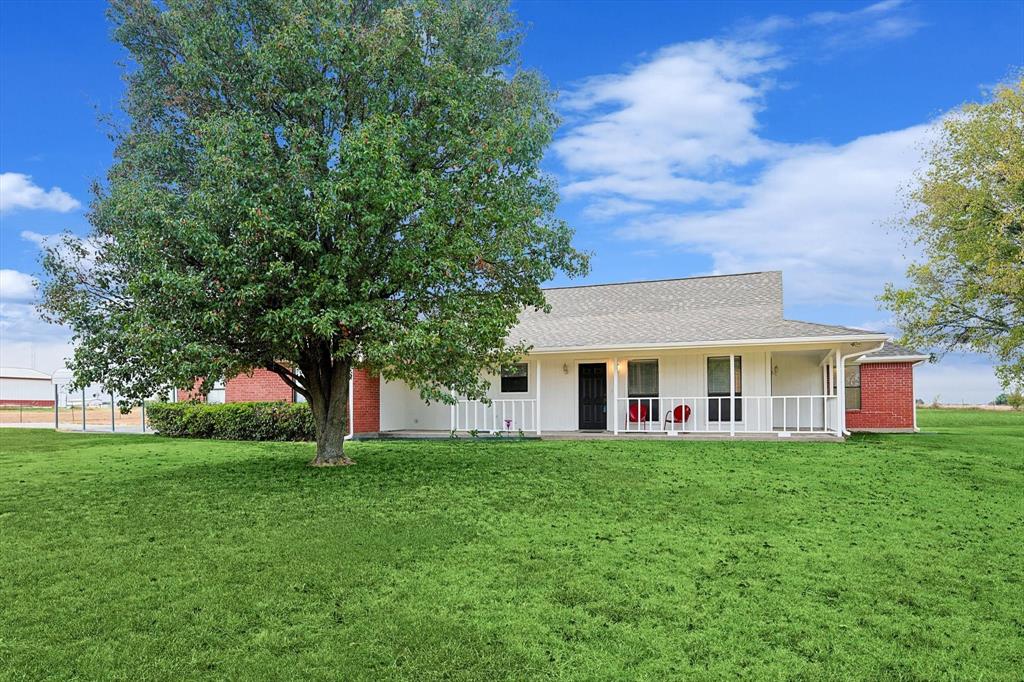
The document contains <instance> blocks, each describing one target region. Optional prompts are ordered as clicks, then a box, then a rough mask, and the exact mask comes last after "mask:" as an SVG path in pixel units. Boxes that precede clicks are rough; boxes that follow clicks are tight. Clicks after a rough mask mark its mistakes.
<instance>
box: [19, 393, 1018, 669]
mask: <svg viewBox="0 0 1024 682" xmlns="http://www.w3.org/2000/svg"><path fill="white" fill-rule="evenodd" d="M920 423H921V426H922V428H923V429H924V430H925V431H926V433H923V434H920V435H917V436H906V435H900V436H897V435H890V436H857V437H854V438H853V439H851V440H850V441H849V442H847V443H789V442H782V443H775V442H770V443H765V442H722V441H716V442H694V441H690V442H672V441H657V442H623V441H591V442H571V441H562V442H545V441H528V442H519V441H498V442H448V441H440V442H437V441H435V442H389V441H380V442H364V443H358V444H355V445H354V446H353V447H352V448H351V451H352V453H353V454H354V456H355V458H356V459H357V460H358V465H357V466H355V467H350V468H346V469H339V470H322V469H311V468H308V467H306V466H305V463H306V461H308V460H309V459H310V458H311V456H312V446H310V445H307V444H298V445H296V444H288V443H273V444H269V443H268V444H260V443H237V442H231V443H228V442H211V441H184V440H170V439H164V438H159V437H143V436H131V435H121V436H117V435H113V436H112V435H100V434H74V433H52V432H47V431H41V430H40V431H36V430H26V429H6V430H0V557H2V558H3V559H2V561H3V568H2V570H0V604H3V608H2V609H0V678H7V679H22V678H24V679H37V678H42V677H55V678H70V677H77V678H83V679H156V678H159V679H169V678H180V677H198V676H210V677H215V678H232V679H237V678H255V679H271V678H279V679H280V678H314V679H379V678H382V677H390V678H404V679H415V680H422V679H438V678H446V679H481V678H489V679H517V680H518V679H524V678H529V677H540V678H559V679H563V678H564V679H624V678H628V679H637V678H646V679H664V678H667V677H680V676H687V677H696V678H705V679H706V678H718V677H726V676H728V677H737V676H738V677H743V678H748V679H762V678H766V677H771V678H789V677H800V678H817V679H824V678H860V679H865V678H867V679H886V678H889V679H962V678H969V679H979V678H981V679H1019V674H1020V670H1022V669H1024V608H1022V606H1021V604H1022V601H1021V599H1022V596H1024V494H1022V491H1024V414H1022V413H1019V412H1017V413H1006V412H983V411H948V410H943V411H932V410H921V415H920Z"/></svg>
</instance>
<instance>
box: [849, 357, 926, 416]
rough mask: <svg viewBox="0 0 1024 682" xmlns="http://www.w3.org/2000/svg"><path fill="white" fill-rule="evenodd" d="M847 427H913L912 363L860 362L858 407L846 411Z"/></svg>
mask: <svg viewBox="0 0 1024 682" xmlns="http://www.w3.org/2000/svg"><path fill="white" fill-rule="evenodd" d="M846 428H848V429H912V428H914V365H913V363H911V362H873V363H865V364H863V365H861V366H860V409H859V410H847V411H846Z"/></svg>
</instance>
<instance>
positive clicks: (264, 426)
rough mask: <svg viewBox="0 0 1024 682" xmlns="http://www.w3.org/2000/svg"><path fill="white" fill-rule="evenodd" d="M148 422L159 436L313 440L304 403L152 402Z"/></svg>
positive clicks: (308, 411)
mask: <svg viewBox="0 0 1024 682" xmlns="http://www.w3.org/2000/svg"><path fill="white" fill-rule="evenodd" d="M146 412H147V414H148V416H149V423H150V425H151V426H152V427H153V429H154V430H155V431H157V432H159V433H160V435H162V436H171V437H173V438H217V439H220V440H296V441H297V440H305V441H308V440H316V429H315V427H314V424H313V414H312V412H310V410H309V405H306V404H305V403H224V404H214V405H211V404H208V403H197V402H186V403H151V404H148V405H146Z"/></svg>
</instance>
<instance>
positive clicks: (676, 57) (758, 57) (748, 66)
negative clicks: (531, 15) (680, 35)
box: [554, 40, 787, 201]
mask: <svg viewBox="0 0 1024 682" xmlns="http://www.w3.org/2000/svg"><path fill="white" fill-rule="evenodd" d="M781 66H782V62H781V60H779V59H778V58H777V57H776V56H775V52H774V49H773V48H772V47H770V46H768V45H764V44H761V43H753V42H747V43H731V42H719V41H714V40H708V41H701V42H693V43H681V44H678V45H673V46H670V47H667V48H664V49H662V50H660V51H658V52H657V53H655V54H654V55H653V57H651V58H650V59H649V60H647V61H645V62H644V63H642V64H639V65H637V66H635V67H633V68H632V69H630V70H629V71H628V72H626V73H622V74H610V75H604V76H598V77H595V78H591V79H588V80H586V81H584V82H583V83H581V84H580V85H579V86H578V87H577V88H576V89H574V90H572V91H570V92H569V93H568V94H567V95H566V97H565V101H564V103H565V106H566V108H567V109H568V111H569V112H571V114H573V115H574V116H575V117H576V118H577V123H576V124H575V125H573V126H571V127H570V128H569V129H568V132H567V133H566V134H565V135H564V136H562V137H561V138H560V139H558V140H557V141H556V142H555V145H554V149H555V153H556V154H557V155H558V157H559V158H560V160H561V161H562V163H563V164H564V166H565V168H566V169H567V170H568V171H569V172H570V174H571V175H572V180H571V181H570V182H569V183H568V184H567V186H566V187H565V194H566V195H567V196H580V195H601V196H612V195H625V196H628V197H630V198H631V199H636V198H639V199H649V200H672V201H696V200H699V199H706V198H710V199H717V200H728V199H730V198H733V197H735V196H736V195H738V194H739V193H741V189H740V188H738V187H737V186H736V185H734V184H733V183H731V182H727V181H724V180H721V179H720V178H719V177H716V175H717V174H720V173H721V172H722V171H723V170H726V169H728V168H731V167H735V166H743V165H746V164H749V163H751V162H754V161H758V160H763V159H768V158H773V157H777V156H778V155H780V154H782V153H785V152H786V150H787V147H786V146H785V145H778V144H775V143H772V142H770V141H767V140H764V139H762V138H760V137H759V136H758V135H757V133H756V128H757V120H756V112H757V110H758V109H759V108H760V106H761V98H762V95H763V93H764V91H765V90H766V89H767V88H768V87H769V85H770V82H769V80H768V75H769V74H770V73H771V72H772V71H774V70H776V69H778V68H780V67H781ZM580 119H582V120H580Z"/></svg>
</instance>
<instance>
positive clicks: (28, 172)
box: [0, 0, 1024, 402]
mask: <svg viewBox="0 0 1024 682" xmlns="http://www.w3.org/2000/svg"><path fill="white" fill-rule="evenodd" d="M514 8H515V10H516V12H517V13H518V15H519V16H520V17H521V19H522V20H523V21H524V22H525V23H526V24H527V25H528V27H529V30H528V33H527V36H526V40H525V43H524V45H523V52H522V58H523V64H524V66H526V67H528V68H534V69H537V70H539V71H541V72H542V73H543V74H544V75H545V76H546V77H547V79H548V80H549V81H550V82H551V84H552V85H553V86H554V87H555V88H557V89H558V90H559V91H560V93H561V97H560V100H559V107H560V110H561V114H562V117H563V126H562V128H561V129H560V131H559V134H558V136H557V138H556V141H555V144H554V145H553V146H552V149H551V150H550V152H549V154H548V157H547V159H546V162H545V163H546V166H547V169H548V170H549V171H550V172H551V173H553V174H555V175H556V176H557V177H558V178H559V180H560V184H561V187H562V194H563V203H562V206H561V208H560V212H561V214H562V215H563V216H564V217H565V218H566V219H567V220H569V222H570V223H571V224H572V225H573V226H574V227H575V228H576V230H577V244H578V246H580V247H582V248H584V249H587V250H590V251H592V252H593V254H594V258H593V268H592V273H591V275H590V277H589V278H588V281H590V282H611V281H622V280H632V279H650V278H661V277H679V276H686V275H695V274H704V273H712V272H742V271H748V270H761V269H781V270H783V271H784V273H785V285H786V312H787V315H788V316H789V317H792V318H796V319H810V320H814V321H820V322H833V323H842V324H848V325H852V326H866V327H871V328H876V329H886V330H889V329H890V328H889V326H888V319H887V318H888V316H887V315H886V313H884V312H881V311H879V310H878V309H877V308H876V306H875V304H874V296H876V295H877V294H878V293H879V292H880V291H881V288H882V286H883V284H884V282H885V281H889V280H896V281H899V279H900V277H901V275H902V272H903V270H904V268H905V266H906V263H907V259H908V258H909V257H912V256H913V253H912V252H911V251H908V250H907V247H906V245H905V244H904V241H905V240H904V239H903V238H902V237H901V235H900V234H899V233H897V232H895V231H894V230H893V229H892V228H891V225H890V223H891V219H892V218H893V217H894V216H895V215H896V214H897V211H898V208H899V198H898V194H897V190H898V188H899V187H900V186H903V185H906V184H907V183H908V182H909V181H910V179H911V178H912V175H913V173H914V171H915V169H916V168H918V167H919V157H920V149H921V147H922V145H924V144H927V139H928V127H929V124H931V123H933V122H934V121H935V120H936V119H938V118H939V117H941V116H942V115H943V114H944V113H946V112H948V111H950V110H951V109H953V108H955V107H956V106H958V105H960V104H962V103H964V102H966V101H977V100H981V99H983V98H984V97H985V94H986V92H987V89H988V88H990V87H991V86H992V85H993V84H995V83H997V82H999V81H1001V80H1004V79H1005V78H1007V76H1009V75H1010V74H1011V73H1012V72H1013V71H1014V69H1017V68H1020V67H1021V66H1022V65H1024V2H969V3H967V2H964V3H956V2H945V3H916V2H899V1H897V0H887V1H883V2H878V3H874V4H872V3H869V2H842V3H796V2H787V3H770V2H750V3H743V2H734V3H713V2H703V3H682V2H679V3H673V2H649V3H647V2H630V3H624V2H621V3H620V2H599V3H582V2H564V3H560V2H517V3H515V4H514ZM104 10H105V7H104V5H103V3H100V2H18V1H11V0H5V1H4V2H2V3H0V81H2V89H0V172H2V173H4V187H3V192H2V194H3V207H2V213H0V222H2V225H0V268H2V270H3V279H2V280H0V295H2V299H3V300H2V301H0V334H2V345H0V364H4V365H10V364H13V365H19V366H30V365H35V366H38V367H39V368H40V369H44V370H47V371H53V370H54V369H57V367H58V366H59V365H60V364H61V360H60V359H61V357H62V356H63V354H65V353H66V352H67V342H68V333H67V331H66V330H61V329H58V328H54V327H51V326H48V325H45V324H44V323H42V322H41V321H39V320H38V319H36V318H35V317H34V314H33V313H32V305H31V296H32V292H31V290H30V287H29V286H28V282H29V278H30V276H31V275H32V274H35V273H37V272H38V270H39V267H38V262H37V260H38V254H39V249H38V246H39V242H40V241H41V240H42V239H44V238H45V237H46V236H47V235H52V234H54V233H56V232H58V231H60V230H63V229H70V230H72V231H73V232H76V233H80V234H81V233H84V232H85V231H86V230H87V221H86V217H85V207H86V206H87V204H88V200H89V186H90V184H91V183H92V182H93V181H95V180H98V179H102V177H103V175H104V173H105V170H106V168H107V167H108V165H109V164H110V162H111V152H112V146H111V143H110V142H109V140H108V139H107V136H106V132H105V128H104V125H103V124H102V123H101V122H100V120H99V117H100V115H104V114H114V115H116V112H117V104H118V100H119V98H120V94H121V89H122V86H121V80H120V71H119V68H118V67H117V62H118V60H120V59H123V53H122V52H121V50H120V49H119V48H118V47H117V46H116V45H114V44H113V43H112V42H111V41H110V37H109V34H110V27H109V26H108V24H107V22H106V19H105V17H104ZM559 283H564V282H559ZM997 392H998V384H997V382H996V381H995V379H994V378H993V377H992V374H991V369H990V367H989V365H988V364H987V363H986V362H985V361H984V359H981V358H976V357H970V356H962V355H958V356H948V357H947V358H945V359H944V360H943V362H941V363H940V364H938V365H936V366H929V367H923V368H921V369H919V371H918V382H917V393H918V395H919V396H920V397H923V398H925V399H928V400H930V399H931V398H932V397H933V396H935V395H936V394H939V395H941V396H942V397H943V399H944V400H951V401H960V400H964V401H969V402H970V401H987V400H990V399H991V398H992V397H993V396H994V394H995V393H997Z"/></svg>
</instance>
